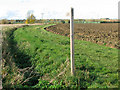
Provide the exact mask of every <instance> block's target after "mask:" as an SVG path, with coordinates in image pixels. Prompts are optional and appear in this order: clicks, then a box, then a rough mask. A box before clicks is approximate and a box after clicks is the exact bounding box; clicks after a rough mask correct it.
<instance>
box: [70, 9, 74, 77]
mask: <svg viewBox="0 0 120 90" xmlns="http://www.w3.org/2000/svg"><path fill="white" fill-rule="evenodd" d="M70 13H71V15H70V16H71V18H70V58H71V75H72V76H73V75H74V9H73V8H71V12H70Z"/></svg>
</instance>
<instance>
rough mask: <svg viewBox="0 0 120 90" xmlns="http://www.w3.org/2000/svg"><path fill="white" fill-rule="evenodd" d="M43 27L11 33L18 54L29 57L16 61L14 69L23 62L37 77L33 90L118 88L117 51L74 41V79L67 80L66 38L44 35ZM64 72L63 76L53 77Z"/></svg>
mask: <svg viewBox="0 0 120 90" xmlns="http://www.w3.org/2000/svg"><path fill="white" fill-rule="evenodd" d="M47 26H50V25H41V26H28V27H23V28H18V29H17V30H16V31H15V32H14V33H13V36H14V41H15V42H16V44H17V47H18V49H19V50H20V52H22V53H24V54H26V55H27V56H29V57H30V58H29V59H27V58H26V57H22V58H20V60H19V61H17V62H19V63H18V65H20V66H24V65H26V63H24V62H23V61H22V59H23V58H24V59H23V60H25V58H26V60H30V62H31V64H32V65H33V66H34V67H35V70H36V71H37V72H39V74H40V76H41V77H40V78H39V82H38V83H37V84H36V85H34V87H41V86H42V87H50V88H57V87H72V88H73V87H78V86H80V87H81V88H117V87H118V72H117V70H118V49H115V48H109V47H106V46H104V45H103V46H100V45H98V44H94V43H91V42H87V41H80V40H75V76H74V77H71V76H70V65H69V66H67V64H66V63H65V61H66V59H67V58H68V59H69V57H70V45H69V44H70V41H69V38H68V37H65V36H61V35H56V34H53V33H51V32H47V31H46V30H44V28H45V27H47ZM20 62H23V63H21V64H20ZM69 64H70V63H69ZM65 68H67V70H66V71H65V73H64V74H62V75H60V76H59V77H56V76H57V75H58V74H59V73H60V72H62V71H64V69H65ZM45 76H46V78H44V77H45ZM55 77H56V78H55ZM54 78H55V79H54ZM52 79H54V81H53V82H52V83H49V82H50V81H51V80H52ZM59 84H60V85H59Z"/></svg>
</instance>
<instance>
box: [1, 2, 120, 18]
mask: <svg viewBox="0 0 120 90" xmlns="http://www.w3.org/2000/svg"><path fill="white" fill-rule="evenodd" d="M118 1H119V0H1V1H0V18H3V17H5V18H14V19H17V18H23V19H24V18H26V14H27V12H28V11H29V10H33V11H34V15H35V16H36V18H38V19H40V18H41V13H44V17H43V18H58V19H59V18H69V17H66V13H67V12H70V7H73V8H74V13H75V16H74V17H75V18H101V17H108V18H117V17H118V14H117V13H118Z"/></svg>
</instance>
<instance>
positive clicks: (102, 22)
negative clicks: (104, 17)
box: [100, 21, 120, 23]
mask: <svg viewBox="0 0 120 90" xmlns="http://www.w3.org/2000/svg"><path fill="white" fill-rule="evenodd" d="M100 23H120V21H116V22H108V21H100Z"/></svg>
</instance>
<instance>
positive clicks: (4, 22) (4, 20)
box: [1, 19, 9, 24]
mask: <svg viewBox="0 0 120 90" xmlns="http://www.w3.org/2000/svg"><path fill="white" fill-rule="evenodd" d="M1 24H9V22H8V20H7V19H2V20H1Z"/></svg>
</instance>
